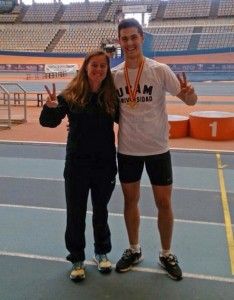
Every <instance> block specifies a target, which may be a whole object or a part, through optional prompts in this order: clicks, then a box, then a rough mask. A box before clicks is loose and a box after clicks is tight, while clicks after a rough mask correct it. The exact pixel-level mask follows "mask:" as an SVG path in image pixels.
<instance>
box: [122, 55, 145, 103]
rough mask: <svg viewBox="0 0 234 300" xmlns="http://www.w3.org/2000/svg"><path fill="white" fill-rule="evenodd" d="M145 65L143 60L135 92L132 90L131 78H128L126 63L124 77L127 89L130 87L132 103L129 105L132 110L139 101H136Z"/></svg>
mask: <svg viewBox="0 0 234 300" xmlns="http://www.w3.org/2000/svg"><path fill="white" fill-rule="evenodd" d="M144 63H145V60H144V59H143V60H142V62H141V64H140V66H139V68H138V71H137V76H136V80H135V83H134V88H133V90H132V88H131V84H130V80H129V76H128V68H127V66H126V63H125V65H124V76H125V80H126V83H127V87H128V93H129V97H130V102H128V105H129V106H130V107H131V108H133V107H134V106H135V105H136V104H137V101H136V95H137V88H138V85H139V81H140V78H141V74H142V71H143V67H144Z"/></svg>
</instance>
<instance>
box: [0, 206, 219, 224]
mask: <svg viewBox="0 0 234 300" xmlns="http://www.w3.org/2000/svg"><path fill="white" fill-rule="evenodd" d="M1 207H3V208H22V209H35V210H44V211H51V212H63V213H66V209H64V208H55V207H43V206H29V205H18V204H0V208H1ZM87 214H88V215H92V214H93V212H92V211H90V210H88V211H87ZM109 216H112V217H121V218H123V217H124V215H123V214H120V213H112V212H109ZM140 218H141V219H142V220H143V219H145V220H153V221H157V219H158V218H157V217H151V216H140ZM174 221H175V222H178V223H188V224H200V225H213V226H224V224H223V223H217V222H205V221H194V220H184V219H174Z"/></svg>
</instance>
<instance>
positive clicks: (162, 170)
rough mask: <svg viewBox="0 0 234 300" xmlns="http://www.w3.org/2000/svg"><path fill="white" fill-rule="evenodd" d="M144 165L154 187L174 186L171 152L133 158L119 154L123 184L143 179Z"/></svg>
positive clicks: (120, 175) (120, 178)
mask: <svg viewBox="0 0 234 300" xmlns="http://www.w3.org/2000/svg"><path fill="white" fill-rule="evenodd" d="M144 165H145V167H146V172H147V174H148V176H149V179H150V182H151V184H153V185H170V184H172V182H173V180H172V165H171V155H170V152H169V151H168V152H166V153H162V154H156V155H148V156H132V155H125V154H121V153H118V169H119V180H120V182H122V183H130V182H136V181H139V180H140V179H141V175H142V172H143V168H144Z"/></svg>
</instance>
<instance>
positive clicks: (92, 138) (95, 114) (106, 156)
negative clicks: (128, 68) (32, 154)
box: [40, 51, 118, 281]
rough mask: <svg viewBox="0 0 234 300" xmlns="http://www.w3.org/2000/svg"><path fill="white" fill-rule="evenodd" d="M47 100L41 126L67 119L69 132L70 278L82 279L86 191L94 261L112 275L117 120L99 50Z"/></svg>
mask: <svg viewBox="0 0 234 300" xmlns="http://www.w3.org/2000/svg"><path fill="white" fill-rule="evenodd" d="M45 88H46V90H47V92H48V95H49V96H48V98H47V101H46V103H45V105H44V106H43V110H42V112H41V115H40V124H41V125H42V126H45V127H56V126H58V125H59V124H60V123H61V121H62V119H63V118H64V117H65V116H67V117H68V120H69V133H68V138H67V147H66V161H65V169H64V178H65V195H66V204H67V225H66V232H65V242H66V248H67V250H68V251H69V255H68V256H67V260H69V261H71V262H72V264H73V267H72V270H71V273H70V279H71V280H73V281H81V280H83V279H84V278H85V265H84V260H85V251H84V249H85V218H86V211H87V200H88V194H89V191H91V200H92V205H93V217H92V222H93V233H94V253H95V255H94V260H95V262H96V264H97V266H98V270H99V271H100V272H102V273H109V272H110V271H111V262H110V261H109V259H108V257H107V253H109V252H110V251H111V234H110V229H109V226H108V210H107V205H108V203H109V200H110V197H111V195H112V192H113V190H114V187H115V176H116V173H117V167H116V149H115V139H114V130H113V125H114V124H113V123H114V121H116V120H118V104H117V103H118V102H117V98H116V94H115V93H116V92H115V87H114V83H113V79H112V75H111V71H110V62H109V58H108V56H107V55H106V53H105V52H103V51H95V52H92V53H90V54H89V55H87V57H86V58H85V60H84V63H83V65H82V67H81V69H80V71H79V73H78V74H77V75H76V77H75V78H74V79H73V80H72V81H71V82H70V83H69V84H68V86H67V87H66V88H65V89H64V91H63V92H62V93H61V94H60V95H59V96H58V97H57V101H56V90H55V85H54V84H53V92H51V91H50V90H49V89H48V87H47V86H45Z"/></svg>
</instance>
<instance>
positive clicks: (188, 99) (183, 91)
mask: <svg viewBox="0 0 234 300" xmlns="http://www.w3.org/2000/svg"><path fill="white" fill-rule="evenodd" d="M176 76H177V78H178V80H179V82H180V93H179V94H178V95H177V97H178V98H180V99H181V100H182V101H184V102H185V103H186V104H187V105H194V104H195V103H196V102H197V94H196V93H195V91H194V88H193V86H192V85H191V84H190V83H188V82H187V78H186V75H185V73H184V72H182V76H181V75H179V74H177V75H176Z"/></svg>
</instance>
